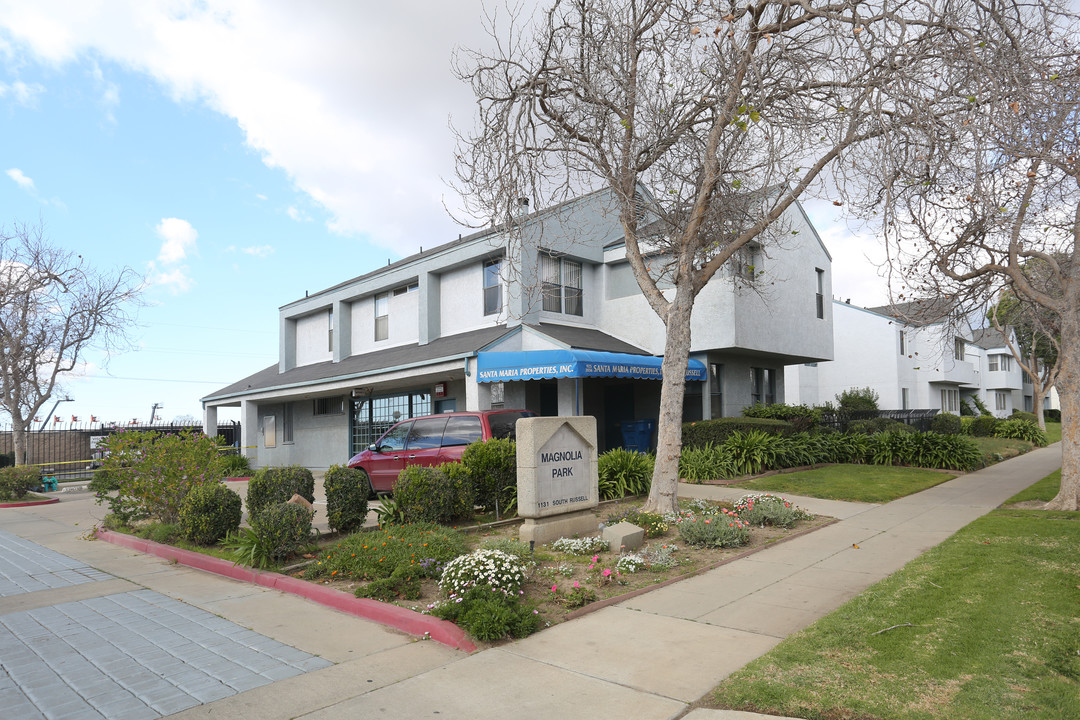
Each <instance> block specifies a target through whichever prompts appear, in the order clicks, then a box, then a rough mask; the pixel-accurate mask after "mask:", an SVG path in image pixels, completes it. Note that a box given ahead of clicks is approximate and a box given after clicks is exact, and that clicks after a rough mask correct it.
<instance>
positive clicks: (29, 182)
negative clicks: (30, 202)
mask: <svg viewBox="0 0 1080 720" xmlns="http://www.w3.org/2000/svg"><path fill="white" fill-rule="evenodd" d="M5 174H6V175H7V176H8V177H9V178H11V179H12V180H14V181H15V184H16V185H18V186H19V187H20V188H22V189H23V190H29V191H31V192H33V191H34V190H36V189H37V188H35V187H34V181H33V179H32V178H29V177H27V176H26V175H25V174H24V173H23V171H22V170H20V169H19V168H11V169H10V170H8V171H7V172H6V173H5Z"/></svg>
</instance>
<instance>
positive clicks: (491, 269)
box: [484, 259, 502, 315]
mask: <svg viewBox="0 0 1080 720" xmlns="http://www.w3.org/2000/svg"><path fill="white" fill-rule="evenodd" d="M501 273H502V260H501V259H499V260H488V261H487V262H485V263H484V314H485V315H496V314H498V313H499V311H501V310H502V276H501Z"/></svg>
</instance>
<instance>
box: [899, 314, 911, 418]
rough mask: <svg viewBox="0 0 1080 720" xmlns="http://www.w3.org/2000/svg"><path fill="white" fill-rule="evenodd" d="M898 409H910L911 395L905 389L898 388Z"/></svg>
mask: <svg viewBox="0 0 1080 720" xmlns="http://www.w3.org/2000/svg"><path fill="white" fill-rule="evenodd" d="M901 336H903V333H901ZM900 409H901V410H910V409H911V393H910V391H909V390H908V389H907V388H900Z"/></svg>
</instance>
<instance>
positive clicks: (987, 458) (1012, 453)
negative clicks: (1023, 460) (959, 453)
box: [971, 437, 1035, 466]
mask: <svg viewBox="0 0 1080 720" xmlns="http://www.w3.org/2000/svg"><path fill="white" fill-rule="evenodd" d="M971 439H972V440H974V441H975V444H976V445H978V446H979V453H980V454H981V455H982V459H983V465H984V466H985V465H993V464H994V463H996V462H1001V461H1002V460H1008V459H1009V458H1014V457H1016V456H1017V455H1023V454H1024V453H1026V452H1031V451H1032V450H1034V449H1035V444H1034V443H1029V442H1028V441H1027V440H1013V439H1011V438H995V437H973V438H971Z"/></svg>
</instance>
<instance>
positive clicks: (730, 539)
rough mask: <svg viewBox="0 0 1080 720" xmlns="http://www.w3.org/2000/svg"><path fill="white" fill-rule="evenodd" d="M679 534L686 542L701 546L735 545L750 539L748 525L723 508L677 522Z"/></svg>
mask: <svg viewBox="0 0 1080 720" xmlns="http://www.w3.org/2000/svg"><path fill="white" fill-rule="evenodd" d="M678 527H679V535H680V536H681V537H682V539H683V540H685V541H686V542H687V543H689V544H691V545H698V546H703V547H715V548H724V547H737V546H739V545H745V544H746V543H747V542H749V541H750V525H749V524H747V523H746V522H744V521H743V520H741V519H740V518H739V516H738V515H737V514H735V513H734V512H732V511H731V510H727V509H725V508H721V509H720V513H719V514H717V515H711V516H710V515H700V516H697V517H694V518H688V519H686V520H684V521H683V522H681V523H679V526H678Z"/></svg>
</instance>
